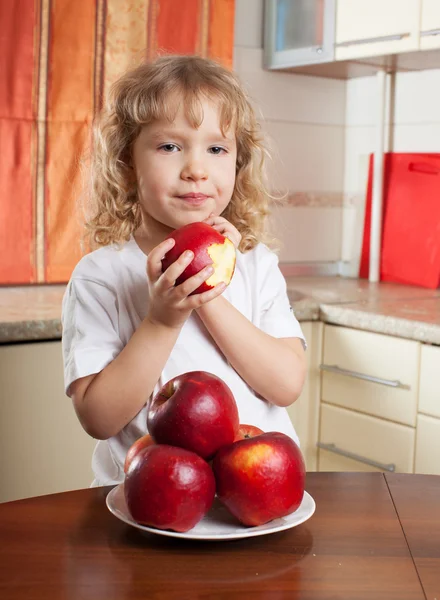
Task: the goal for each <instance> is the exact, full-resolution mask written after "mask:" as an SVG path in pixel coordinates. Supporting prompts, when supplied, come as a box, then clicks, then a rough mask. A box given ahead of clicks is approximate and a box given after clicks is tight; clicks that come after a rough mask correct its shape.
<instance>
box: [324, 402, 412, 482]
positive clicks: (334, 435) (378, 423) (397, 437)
mask: <svg viewBox="0 0 440 600" xmlns="http://www.w3.org/2000/svg"><path fill="white" fill-rule="evenodd" d="M414 440H415V428H413V427H407V426H406V425H400V424H399V423H393V422H391V421H387V420H385V419H377V418H376V417H371V416H369V415H363V414H361V413H358V412H356V411H353V410H346V409H344V408H339V407H337V406H332V405H330V404H326V403H322V405H321V428H320V437H319V445H320V450H319V470H320V471H390V472H394V471H396V472H401V473H412V472H413V464H414Z"/></svg>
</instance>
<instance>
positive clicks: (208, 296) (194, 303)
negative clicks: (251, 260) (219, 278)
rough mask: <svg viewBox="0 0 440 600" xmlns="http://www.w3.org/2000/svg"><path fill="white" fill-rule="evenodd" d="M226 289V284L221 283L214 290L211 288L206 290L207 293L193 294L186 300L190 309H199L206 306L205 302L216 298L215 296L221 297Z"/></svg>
mask: <svg viewBox="0 0 440 600" xmlns="http://www.w3.org/2000/svg"><path fill="white" fill-rule="evenodd" d="M226 288H227V285H226V283H224V282H221V283H218V284H217V285H216V286H215V287H214V288H212V290H208V291H207V292H203V293H202V294H194V296H191V297H190V298H189V299H188V301H189V304H190V308H199V307H200V306H202V304H206V303H207V302H210V301H211V300H214V298H217V296H221V294H223V292H224V291H225V289H226Z"/></svg>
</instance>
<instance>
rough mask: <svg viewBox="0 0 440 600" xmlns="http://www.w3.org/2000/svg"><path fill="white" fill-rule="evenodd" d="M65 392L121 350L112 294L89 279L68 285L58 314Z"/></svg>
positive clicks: (101, 366) (113, 293)
mask: <svg viewBox="0 0 440 600" xmlns="http://www.w3.org/2000/svg"><path fill="white" fill-rule="evenodd" d="M61 320H62V331H63V333H62V348H63V360H64V389H65V391H66V394H67V395H68V396H70V389H69V388H70V384H71V383H72V382H73V381H75V380H76V379H79V378H80V377H86V376H87V375H92V374H94V373H99V372H100V371H102V369H104V368H105V367H106V366H107V365H108V364H109V363H110V362H111V361H112V360H113V359H114V358H116V356H117V355H118V354H119V352H120V351H121V350H122V348H123V343H122V341H121V339H120V337H119V334H118V312H117V297H116V294H115V292H113V291H112V290H111V289H109V288H108V287H106V286H105V285H103V284H102V283H97V282H95V281H91V280H88V279H81V278H74V279H71V280H70V282H69V283H68V285H67V288H66V291H65V294H64V297H63V303H62V311H61Z"/></svg>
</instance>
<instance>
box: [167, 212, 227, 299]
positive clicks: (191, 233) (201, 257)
mask: <svg viewBox="0 0 440 600" xmlns="http://www.w3.org/2000/svg"><path fill="white" fill-rule="evenodd" d="M168 238H173V239H174V240H175V241H176V243H175V244H174V246H173V247H172V248H171V250H169V251H168V252H167V253H166V255H165V257H164V258H163V259H162V270H163V271H165V270H166V269H167V268H168V267H169V266H170V265H171V264H172V263H173V262H175V261H176V260H177V259H178V258H179V256H180V255H181V254H182V253H183V252H184V251H185V250H191V251H192V252H194V258H193V260H192V261H191V263H190V264H189V265H188V266H187V267H186V269H185V270H184V272H183V273H182V274H181V275H180V276H179V277H178V278H177V280H176V285H179V284H181V283H183V282H184V281H186V280H187V279H188V278H189V277H192V276H193V275H195V274H196V273H198V272H199V271H201V270H202V269H203V268H204V267H207V266H208V265H212V266H213V268H214V273H213V274H212V275H211V276H210V277H209V278H208V279H207V280H206V281H204V282H203V283H202V285H200V286H199V287H198V288H197V289H196V290H195V291H194V292H192V294H200V293H202V292H206V291H208V290H211V289H212V288H213V287H215V286H216V285H217V284H218V283H221V282H224V283H226V285H229V283H230V281H231V279H232V275H233V274H234V270H235V246H234V244H233V243H232V242H231V240H229V239H228V238H227V237H225V236H223V235H222V234H221V233H219V232H218V231H216V230H215V229H214V228H213V227H211V225H208V224H207V223H202V222H196V223H190V224H189V225H184V226H183V227H180V228H179V229H176V230H175V231H173V232H172V233H171V234H170V235H169V236H168ZM192 294H191V295H192Z"/></svg>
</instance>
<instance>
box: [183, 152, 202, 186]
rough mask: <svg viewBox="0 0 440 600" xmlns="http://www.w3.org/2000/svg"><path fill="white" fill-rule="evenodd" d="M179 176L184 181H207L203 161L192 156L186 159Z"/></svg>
mask: <svg viewBox="0 0 440 600" xmlns="http://www.w3.org/2000/svg"><path fill="white" fill-rule="evenodd" d="M180 176H181V178H182V179H184V180H185V181H200V180H203V179H207V178H208V173H207V169H206V166H205V165H204V163H203V161H201V160H200V159H198V158H196V157H194V156H192V157H188V160H187V161H186V163H185V165H184V167H183V169H182V173H181V175H180Z"/></svg>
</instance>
